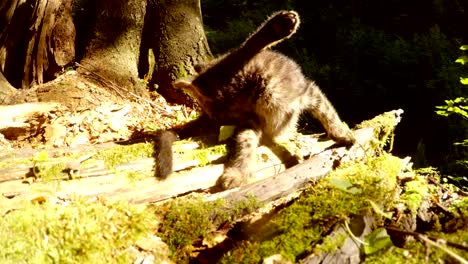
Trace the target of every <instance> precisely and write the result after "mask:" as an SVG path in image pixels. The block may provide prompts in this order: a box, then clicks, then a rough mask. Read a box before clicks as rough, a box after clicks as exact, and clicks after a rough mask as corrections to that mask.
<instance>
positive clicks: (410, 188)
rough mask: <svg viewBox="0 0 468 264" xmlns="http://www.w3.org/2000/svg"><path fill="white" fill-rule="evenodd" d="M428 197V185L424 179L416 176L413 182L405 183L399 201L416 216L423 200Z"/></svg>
mask: <svg viewBox="0 0 468 264" xmlns="http://www.w3.org/2000/svg"><path fill="white" fill-rule="evenodd" d="M427 195H428V185H427V181H426V179H425V178H424V177H422V176H420V175H416V177H415V178H414V180H412V181H409V182H406V183H405V191H404V193H403V195H402V196H401V199H402V200H403V202H404V203H405V205H406V207H407V208H408V209H409V210H410V211H411V213H412V215H414V216H416V214H417V212H418V209H419V207H420V206H421V204H422V202H423V200H424V199H425V198H426V197H427Z"/></svg>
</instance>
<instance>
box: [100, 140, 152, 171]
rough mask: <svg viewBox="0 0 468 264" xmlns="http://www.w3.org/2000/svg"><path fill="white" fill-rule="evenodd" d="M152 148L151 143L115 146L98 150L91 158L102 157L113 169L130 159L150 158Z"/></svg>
mask: <svg viewBox="0 0 468 264" xmlns="http://www.w3.org/2000/svg"><path fill="white" fill-rule="evenodd" d="M153 149H154V148H153V144H151V143H138V144H131V145H125V146H124V145H122V146H115V147H112V148H108V149H104V150H101V151H99V152H98V153H96V155H94V156H93V158H95V159H102V160H104V162H105V164H106V166H107V167H108V168H110V169H115V168H116V166H118V165H121V164H124V163H127V162H129V161H132V160H137V159H141V158H151V157H152V155H153Z"/></svg>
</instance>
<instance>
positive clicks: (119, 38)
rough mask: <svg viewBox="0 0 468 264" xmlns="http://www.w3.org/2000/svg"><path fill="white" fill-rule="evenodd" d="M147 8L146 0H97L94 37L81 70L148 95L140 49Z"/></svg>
mask: <svg viewBox="0 0 468 264" xmlns="http://www.w3.org/2000/svg"><path fill="white" fill-rule="evenodd" d="M145 10H146V1H145V0H129V1H125V0H101V1H97V2H96V3H95V13H94V14H90V13H87V14H86V16H92V17H95V19H96V22H95V24H94V27H93V34H92V37H91V40H90V41H89V43H87V45H86V49H85V51H84V56H83V59H82V60H81V62H80V64H81V65H82V66H83V67H82V68H80V69H79V72H80V73H86V72H89V71H92V72H93V73H94V74H93V76H100V77H101V78H103V79H105V80H103V82H102V83H101V84H106V83H109V81H110V82H112V83H113V84H114V85H113V86H114V87H119V88H120V89H122V90H123V91H124V93H126V92H132V93H134V94H136V95H139V96H147V92H146V89H145V85H144V84H143V83H142V82H141V81H140V80H139V78H138V51H139V46H140V42H141V34H142V30H143V23H144V17H145V12H146V11H145Z"/></svg>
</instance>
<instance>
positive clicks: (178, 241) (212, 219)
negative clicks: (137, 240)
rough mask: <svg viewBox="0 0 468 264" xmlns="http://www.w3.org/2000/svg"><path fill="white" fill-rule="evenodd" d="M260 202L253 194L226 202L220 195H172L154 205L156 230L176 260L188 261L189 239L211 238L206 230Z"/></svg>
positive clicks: (251, 210)
mask: <svg viewBox="0 0 468 264" xmlns="http://www.w3.org/2000/svg"><path fill="white" fill-rule="evenodd" d="M259 207H260V204H259V203H258V202H257V201H256V199H255V198H253V197H250V198H248V199H245V200H242V201H239V202H236V203H234V204H229V203H227V202H226V201H224V200H222V199H218V200H216V201H214V202H205V201H203V200H202V199H193V198H192V199H175V200H173V201H171V202H168V203H166V204H163V205H159V206H157V207H156V211H157V215H158V217H160V220H161V225H160V229H159V234H158V235H160V236H161V238H162V239H163V241H164V242H166V243H167V244H168V245H169V248H170V249H171V252H172V253H173V256H172V258H173V260H174V261H176V263H185V262H187V261H188V258H189V256H190V253H191V251H192V250H193V248H192V243H193V242H194V241H196V240H199V239H202V238H203V239H205V240H210V237H209V234H210V232H213V231H215V230H216V228H217V227H218V225H220V224H222V223H225V224H228V225H229V224H230V223H231V222H232V221H233V220H234V219H236V218H237V217H239V216H241V215H244V214H248V213H250V212H253V211H254V210H256V209H258V208H259Z"/></svg>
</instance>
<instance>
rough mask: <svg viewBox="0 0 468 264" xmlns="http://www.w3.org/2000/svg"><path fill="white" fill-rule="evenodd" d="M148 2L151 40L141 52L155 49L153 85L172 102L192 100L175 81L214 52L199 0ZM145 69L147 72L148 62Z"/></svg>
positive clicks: (147, 25) (151, 83)
mask: <svg viewBox="0 0 468 264" xmlns="http://www.w3.org/2000/svg"><path fill="white" fill-rule="evenodd" d="M149 4H150V8H149V13H148V14H147V17H146V23H145V25H146V27H147V28H145V36H147V40H148V41H149V43H150V44H147V43H146V44H145V45H143V46H142V49H143V50H142V52H141V54H142V56H147V55H146V54H147V52H148V49H152V51H153V53H154V59H155V67H154V72H153V73H152V75H151V78H150V82H149V83H150V87H157V91H158V92H159V93H160V94H161V95H163V96H164V97H165V98H166V100H168V101H169V102H173V103H184V104H192V100H191V99H189V97H188V96H186V95H185V94H184V93H183V92H181V91H178V90H175V89H174V88H173V87H172V82H173V81H174V80H175V79H177V78H180V77H186V76H187V75H190V74H192V73H194V72H193V65H194V64H196V63H199V62H204V61H206V60H207V59H208V58H209V57H210V56H211V52H210V49H209V47H208V42H207V40H206V36H205V32H204V30H203V22H202V15H201V7H200V0H174V1H163V0H151V1H149ZM149 27H154V29H151V28H149ZM145 53H146V54H145ZM142 69H143V72H147V71H145V70H144V69H145V65H143V67H142ZM146 69H147V68H146Z"/></svg>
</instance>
